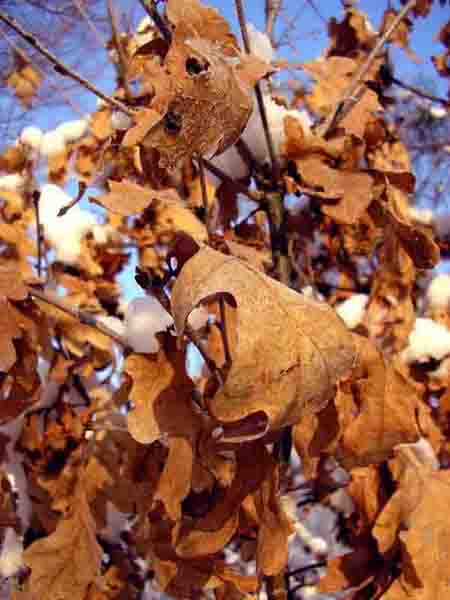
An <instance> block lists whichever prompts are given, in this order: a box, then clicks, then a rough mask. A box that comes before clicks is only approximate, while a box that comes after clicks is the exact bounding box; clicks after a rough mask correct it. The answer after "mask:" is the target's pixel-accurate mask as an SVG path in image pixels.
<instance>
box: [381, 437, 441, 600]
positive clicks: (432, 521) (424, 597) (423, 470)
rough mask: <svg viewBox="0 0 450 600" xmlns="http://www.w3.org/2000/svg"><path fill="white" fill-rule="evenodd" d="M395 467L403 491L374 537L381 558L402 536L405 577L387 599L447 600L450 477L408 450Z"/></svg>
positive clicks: (388, 507)
mask: <svg viewBox="0 0 450 600" xmlns="http://www.w3.org/2000/svg"><path fill="white" fill-rule="evenodd" d="M394 463H395V465H394V476H395V478H396V479H397V481H398V489H397V491H396V492H395V493H394V495H393V496H392V498H391V499H390V501H389V502H388V504H387V505H386V507H385V508H384V510H383V512H382V513H381V515H380V516H379V518H378V519H377V522H376V524H375V528H374V531H373V535H374V536H375V538H376V539H377V540H378V544H379V547H380V550H381V551H382V552H386V551H388V550H389V548H390V547H391V546H392V545H393V543H395V541H396V538H397V535H398V538H399V540H400V544H401V550H402V563H403V572H402V574H401V576H400V578H399V579H398V580H397V581H396V582H394V584H393V586H391V588H390V589H389V590H388V591H387V592H386V593H385V594H384V595H383V596H382V598H383V600H403V599H405V600H406V599H407V598H417V599H420V600H434V599H439V600H440V599H442V600H444V598H448V596H449V593H450V580H449V571H448V565H449V547H450V527H449V523H448V519H446V518H445V515H446V510H447V509H446V507H447V506H448V503H449V500H450V477H449V472H448V471H434V470H433V468H432V467H431V466H430V464H427V462H426V461H423V460H421V459H420V458H419V457H418V456H417V454H416V453H415V452H414V449H413V448H412V447H410V446H409V447H408V445H406V446H400V447H399V448H398V449H397V451H396V459H395V461H394Z"/></svg>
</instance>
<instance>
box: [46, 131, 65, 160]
mask: <svg viewBox="0 0 450 600" xmlns="http://www.w3.org/2000/svg"><path fill="white" fill-rule="evenodd" d="M65 150H66V140H65V138H64V135H63V134H62V133H61V132H60V131H58V129H54V130H53V131H47V132H46V133H44V135H43V136H42V140H41V146H40V152H41V154H42V156H54V155H55V154H62V153H63V152H65Z"/></svg>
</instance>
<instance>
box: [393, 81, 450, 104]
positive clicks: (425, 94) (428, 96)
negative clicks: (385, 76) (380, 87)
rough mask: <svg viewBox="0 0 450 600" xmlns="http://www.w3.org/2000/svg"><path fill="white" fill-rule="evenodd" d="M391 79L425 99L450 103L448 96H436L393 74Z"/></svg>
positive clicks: (438, 102)
mask: <svg viewBox="0 0 450 600" xmlns="http://www.w3.org/2000/svg"><path fill="white" fill-rule="evenodd" d="M390 80H391V81H392V83H394V84H395V85H398V87H401V88H403V89H404V90H408V92H411V93H412V94H415V95H416V96H419V97H420V98H425V100H431V101H432V102H436V103H437V104H442V105H443V106H445V107H448V106H449V105H450V100H448V98H440V97H439V96H434V95H433V94H430V93H428V92H426V91H425V90H421V89H420V88H417V87H414V86H413V85H409V83H405V82H403V81H400V79H397V77H394V76H393V75H391V76H390Z"/></svg>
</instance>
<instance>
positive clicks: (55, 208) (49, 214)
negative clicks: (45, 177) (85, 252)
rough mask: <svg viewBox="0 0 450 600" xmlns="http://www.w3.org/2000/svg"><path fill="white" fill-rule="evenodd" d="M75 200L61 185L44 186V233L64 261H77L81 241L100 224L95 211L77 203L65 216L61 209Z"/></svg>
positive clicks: (42, 198)
mask: <svg viewBox="0 0 450 600" xmlns="http://www.w3.org/2000/svg"><path fill="white" fill-rule="evenodd" d="M70 201H71V197H70V196H69V195H68V194H66V192H65V191H64V190H63V189H61V188H60V187H59V186H57V185H54V184H46V185H44V186H43V187H42V189H41V196H40V200H39V212H40V218H41V222H42V226H43V229H44V235H45V237H46V239H47V240H48V242H49V243H50V244H51V245H52V247H53V248H54V250H55V252H56V258H57V259H58V260H60V261H61V262H65V263H68V264H74V263H76V262H77V260H78V258H79V257H80V254H81V241H82V239H83V238H84V237H85V235H86V234H87V233H89V232H91V231H92V230H93V228H94V227H95V226H97V221H96V219H95V217H94V215H92V214H91V213H89V212H88V211H86V210H83V209H81V208H80V207H79V206H77V205H75V206H73V207H72V208H71V209H70V210H69V211H68V212H67V213H66V214H65V215H64V216H62V217H58V212H59V211H60V209H61V208H63V207H64V206H67V204H69V202H70Z"/></svg>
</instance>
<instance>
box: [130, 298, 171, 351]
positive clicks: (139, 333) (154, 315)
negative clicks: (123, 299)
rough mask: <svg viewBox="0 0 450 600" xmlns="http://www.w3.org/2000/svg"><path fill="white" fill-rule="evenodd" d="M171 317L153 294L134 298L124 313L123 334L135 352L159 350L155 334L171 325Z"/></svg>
mask: <svg viewBox="0 0 450 600" xmlns="http://www.w3.org/2000/svg"><path fill="white" fill-rule="evenodd" d="M172 323H173V319H172V317H171V316H170V314H169V313H168V312H167V311H166V310H165V309H164V308H163V307H162V306H161V304H160V303H159V302H158V300H156V298H154V297H153V296H145V297H143V298H134V300H132V301H131V302H130V303H129V304H128V306H127V310H126V313H125V336H126V338H127V341H128V343H129V345H130V346H131V347H132V348H133V349H134V351H135V352H142V353H149V352H150V353H154V352H158V350H159V342H158V340H157V339H156V337H155V334H156V333H158V332H159V331H164V330H165V329H167V328H168V327H170V325H172Z"/></svg>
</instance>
